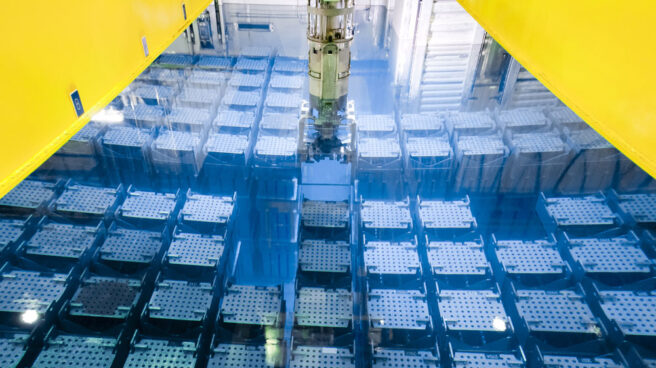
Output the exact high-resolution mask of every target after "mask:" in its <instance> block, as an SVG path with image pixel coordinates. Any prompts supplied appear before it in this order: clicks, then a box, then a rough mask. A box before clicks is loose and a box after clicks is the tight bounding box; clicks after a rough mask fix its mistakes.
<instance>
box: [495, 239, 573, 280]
mask: <svg viewBox="0 0 656 368" xmlns="http://www.w3.org/2000/svg"><path fill="white" fill-rule="evenodd" d="M492 242H493V245H492V246H493V249H494V254H495V255H496V259H497V260H498V265H499V268H498V269H497V271H496V272H498V274H499V275H504V276H510V277H513V278H517V279H519V280H523V281H529V282H530V280H531V279H534V280H535V281H547V280H552V279H557V278H560V277H564V276H566V274H567V271H568V270H569V268H568V266H567V264H566V263H565V261H564V260H563V258H562V257H561V255H560V252H559V251H558V244H557V243H556V239H555V238H553V237H551V238H549V239H535V240H497V239H496V238H494V237H493V240H492ZM499 281H501V280H499Z"/></svg>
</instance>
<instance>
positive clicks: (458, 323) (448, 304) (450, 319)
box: [437, 290, 509, 332]
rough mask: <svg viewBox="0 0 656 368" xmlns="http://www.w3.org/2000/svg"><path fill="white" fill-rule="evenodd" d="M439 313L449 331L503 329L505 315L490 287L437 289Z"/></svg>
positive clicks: (504, 328)
mask: <svg viewBox="0 0 656 368" xmlns="http://www.w3.org/2000/svg"><path fill="white" fill-rule="evenodd" d="M437 304H438V306H439V308H440V315H441V316H442V319H443V320H444V323H445V324H446V327H447V328H448V329H449V330H451V331H496V332H505V331H506V328H507V326H508V323H509V318H508V316H507V315H506V311H505V310H504V308H503V304H501V296H500V295H499V293H497V292H494V291H492V290H439V291H438V295H437Z"/></svg>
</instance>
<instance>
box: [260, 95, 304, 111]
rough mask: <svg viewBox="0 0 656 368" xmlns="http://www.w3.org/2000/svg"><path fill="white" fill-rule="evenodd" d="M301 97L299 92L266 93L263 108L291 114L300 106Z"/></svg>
mask: <svg viewBox="0 0 656 368" xmlns="http://www.w3.org/2000/svg"><path fill="white" fill-rule="evenodd" d="M302 99H303V97H302V95H301V94H300V93H299V92H295V91H294V92H273V91H269V92H268V93H267V96H266V99H265V100H264V106H266V107H267V108H268V109H270V110H272V111H279V112H293V111H295V110H298V109H299V108H300V106H301V101H302Z"/></svg>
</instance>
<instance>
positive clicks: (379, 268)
mask: <svg viewBox="0 0 656 368" xmlns="http://www.w3.org/2000/svg"><path fill="white" fill-rule="evenodd" d="M364 267H365V269H366V271H367V275H369V276H376V275H379V276H383V275H398V276H404V275H405V276H407V275H417V276H419V275H421V263H420V262H419V255H418V254H417V246H416V245H414V244H413V243H411V242H401V243H393V242H388V241H371V242H367V243H365V245H364Z"/></svg>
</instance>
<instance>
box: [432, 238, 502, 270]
mask: <svg viewBox="0 0 656 368" xmlns="http://www.w3.org/2000/svg"><path fill="white" fill-rule="evenodd" d="M428 262H429V263H430V265H431V268H432V269H433V273H434V274H435V275H442V276H449V275H485V273H486V272H487V271H488V270H489V269H490V265H489V263H488V261H487V259H486V258H485V253H484V252H483V243H482V242H481V241H468V242H450V241H431V242H430V243H428Z"/></svg>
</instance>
